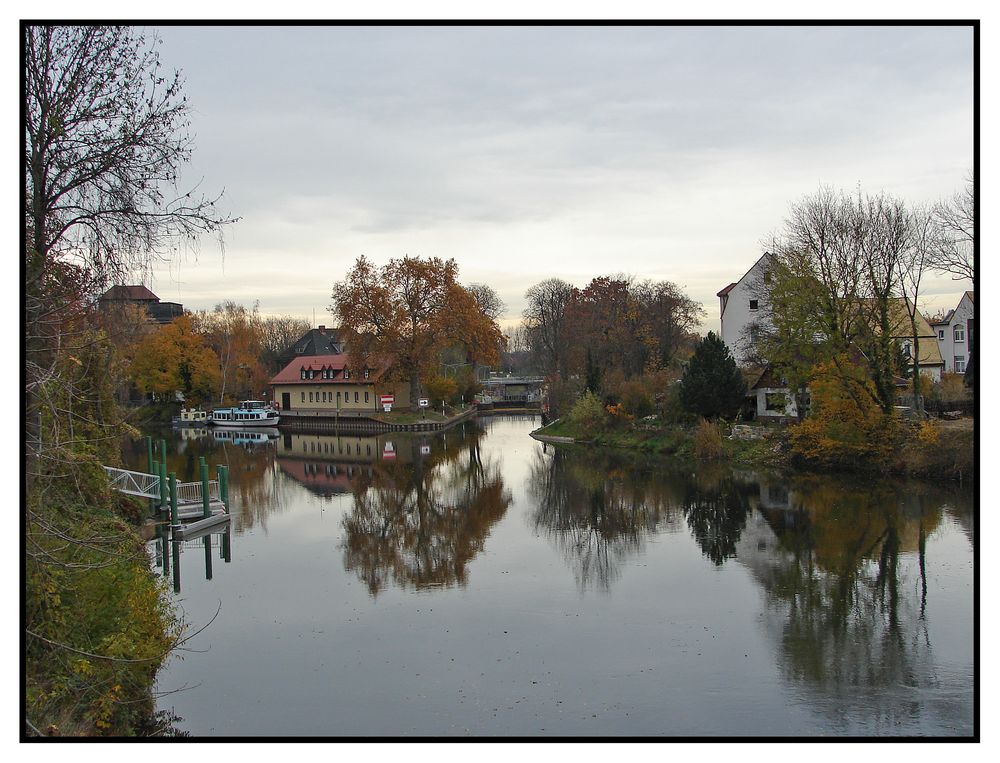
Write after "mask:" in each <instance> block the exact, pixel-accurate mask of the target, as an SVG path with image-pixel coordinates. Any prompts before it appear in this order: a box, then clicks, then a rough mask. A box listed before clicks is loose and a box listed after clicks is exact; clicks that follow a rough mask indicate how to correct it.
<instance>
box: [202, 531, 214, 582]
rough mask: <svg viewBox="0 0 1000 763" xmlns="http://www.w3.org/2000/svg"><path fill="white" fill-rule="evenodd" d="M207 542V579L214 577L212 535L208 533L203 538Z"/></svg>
mask: <svg viewBox="0 0 1000 763" xmlns="http://www.w3.org/2000/svg"><path fill="white" fill-rule="evenodd" d="M201 542H202V543H204V544H205V580H211V579H212V536H211V534H209V535H206V536H205V537H204V538H202V539H201Z"/></svg>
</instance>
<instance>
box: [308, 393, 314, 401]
mask: <svg viewBox="0 0 1000 763" xmlns="http://www.w3.org/2000/svg"><path fill="white" fill-rule="evenodd" d="M312 401H313V393H312V392H310V393H309V402H310V403H311V402H312Z"/></svg>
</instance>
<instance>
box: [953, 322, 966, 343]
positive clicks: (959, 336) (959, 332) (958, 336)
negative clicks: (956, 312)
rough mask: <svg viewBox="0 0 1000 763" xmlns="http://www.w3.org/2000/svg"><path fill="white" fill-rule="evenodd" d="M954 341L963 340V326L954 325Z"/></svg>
mask: <svg viewBox="0 0 1000 763" xmlns="http://www.w3.org/2000/svg"><path fill="white" fill-rule="evenodd" d="M955 341H956V342H964V341H965V326H962V325H959V326H955Z"/></svg>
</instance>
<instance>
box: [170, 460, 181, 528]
mask: <svg viewBox="0 0 1000 763" xmlns="http://www.w3.org/2000/svg"><path fill="white" fill-rule="evenodd" d="M180 524H181V521H180V519H178V517H177V475H176V474H175V473H174V472H170V526H171V527H172V528H175V527H180Z"/></svg>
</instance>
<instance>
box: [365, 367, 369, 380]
mask: <svg viewBox="0 0 1000 763" xmlns="http://www.w3.org/2000/svg"><path fill="white" fill-rule="evenodd" d="M365 378H366V379H367V378H368V369H367V368H366V369H365Z"/></svg>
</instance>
